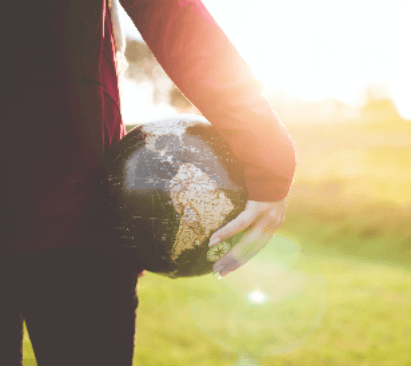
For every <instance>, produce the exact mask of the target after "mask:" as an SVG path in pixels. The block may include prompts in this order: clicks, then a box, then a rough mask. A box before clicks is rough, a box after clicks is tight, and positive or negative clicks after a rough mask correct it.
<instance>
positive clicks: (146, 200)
mask: <svg viewBox="0 0 411 366" xmlns="http://www.w3.org/2000/svg"><path fill="white" fill-rule="evenodd" d="M246 201H247V190H246V188H245V183H244V165H243V164H242V163H240V162H239V161H238V160H237V159H236V158H235V157H234V155H233V153H232V151H231V150H230V148H229V146H228V145H227V143H226V142H225V141H224V140H223V139H222V138H221V136H220V135H219V134H218V132H217V131H216V129H215V128H214V127H213V126H212V125H211V124H210V123H209V122H208V121H207V120H206V119H205V118H204V117H201V116H194V115H177V116H173V117H170V118H164V119H161V120H156V121H152V122H149V123H145V124H143V125H141V126H138V127H136V128H135V129H133V130H132V131H130V132H129V133H128V134H127V135H126V136H125V137H124V138H123V139H122V140H121V141H120V142H119V143H118V144H117V145H116V146H115V147H114V148H113V149H111V150H110V151H109V153H108V154H107V156H106V157H105V162H104V174H103V177H102V179H101V181H100V187H99V202H100V214H101V215H102V220H103V224H104V225H103V226H104V228H105V235H106V236H107V238H108V241H109V242H110V243H111V244H110V245H111V246H112V247H113V248H118V249H120V250H121V249H126V250H129V251H130V252H131V253H133V255H135V256H136V258H138V260H139V261H140V263H141V264H142V266H143V267H144V268H145V269H146V270H148V271H151V272H155V273H159V274H163V275H165V276H168V277H170V278H178V277H192V276H199V275H204V274H207V273H210V272H211V271H212V266H213V263H214V262H215V261H217V260H218V259H219V258H220V257H221V256H222V255H224V254H225V253H227V252H228V251H229V250H230V249H231V247H232V245H234V244H235V243H233V242H230V241H227V242H223V243H220V244H219V245H217V246H213V247H211V248H209V247H208V243H209V238H210V236H211V235H212V234H213V233H214V232H215V231H216V230H218V229H219V228H220V227H222V226H223V225H225V224H226V223H227V222H229V221H231V220H232V219H233V218H235V217H236V216H237V215H238V214H239V213H240V212H241V211H243V210H244V208H245V204H246Z"/></svg>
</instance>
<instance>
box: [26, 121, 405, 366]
mask: <svg viewBox="0 0 411 366" xmlns="http://www.w3.org/2000/svg"><path fill="white" fill-rule="evenodd" d="M384 127H385V128H384ZM410 127H411V122H406V121H394V122H393V123H386V124H381V123H380V122H379V123H378V124H375V125H373V124H370V123H368V124H352V125H348V124H346V125H326V126H314V125H310V126H290V131H291V134H292V135H293V137H294V139H295V141H296V146H297V152H298V169H297V174H296V177H295V184H294V187H293V189H292V191H291V194H290V197H289V204H288V205H289V208H288V214H287V220H286V222H285V223H284V224H283V226H282V227H281V230H280V231H279V235H282V236H284V237H287V238H289V239H290V240H292V241H293V242H295V243H297V244H298V245H299V246H300V247H301V248H302V249H303V250H304V251H306V252H309V253H310V254H311V255H312V257H313V258H314V259H315V261H316V263H317V266H318V268H319V269H320V270H321V272H322V274H323V276H324V279H325V281H326V289H327V307H326V311H325V314H324V317H323V319H322V321H321V323H320V326H319V327H318V328H317V329H316V330H315V331H314V332H313V333H312V334H311V336H310V337H309V338H308V339H307V341H306V342H305V343H303V344H302V345H300V346H299V347H298V348H296V349H294V350H292V351H290V352H289V353H284V354H278V355H275V356H266V357H262V358H261V364H262V366H276V365H293V366H298V365H302V366H318V365H329V366H333V365H336V366H337V365H341V366H347V365H349V366H357V365H358V366H365V365H370V366H371V365H372V366H374V365H383V366H385V365H387V366H388V365H392V366H402V365H404V366H406V365H411V352H410V350H409V347H410V340H411V271H410V268H411V249H410V247H411V226H410V224H411V189H410V187H411V137H410V136H411V135H410V131H411V128H410ZM215 281H216V280H215V278H213V276H211V275H210V276H205V277H203V278H201V279H185V280H169V279H167V278H163V277H161V276H157V275H153V274H150V273H149V274H147V275H146V276H144V277H143V278H142V279H141V281H140V283H139V297H140V301H141V303H140V306H139V310H138V335H137V340H136V351H135V365H143V366H146V365H149V366H151V365H155V366H191V365H195V366H208V365H210V366H211V365H213V366H214V365H219V366H232V365H234V363H235V361H236V359H237V356H236V354H234V353H232V352H229V351H227V350H225V349H224V348H222V347H220V346H219V345H218V344H216V343H214V342H213V340H212V339H210V338H209V337H208V336H207V335H205V334H204V333H202V332H201V331H200V330H199V328H197V326H196V325H195V324H194V322H193V320H192V318H191V316H190V312H189V311H188V306H189V304H190V302H191V301H192V299H195V298H202V297H207V295H208V294H210V293H212V291H213V287H214V286H215V283H216V282H215ZM24 352H25V363H24V365H35V363H34V361H30V360H31V359H33V356H32V350H31V346H30V343H29V340H28V338H27V336H26V338H25V340H24ZM97 366H98V365H97Z"/></svg>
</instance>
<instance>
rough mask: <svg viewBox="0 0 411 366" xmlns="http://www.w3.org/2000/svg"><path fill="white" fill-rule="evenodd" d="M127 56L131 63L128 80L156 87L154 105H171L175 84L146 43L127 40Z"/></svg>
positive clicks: (127, 74) (127, 73) (127, 75)
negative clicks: (163, 103)
mask: <svg viewBox="0 0 411 366" xmlns="http://www.w3.org/2000/svg"><path fill="white" fill-rule="evenodd" d="M125 56H126V59H127V61H128V63H129V66H128V69H127V72H126V78H128V79H129V80H132V81H134V82H135V83H142V82H145V81H148V82H150V83H151V84H152V85H153V86H154V92H153V93H154V95H153V101H154V103H156V104H158V103H161V102H166V103H168V104H169V103H170V92H171V91H172V90H173V86H174V84H173V82H172V81H171V80H170V78H169V77H168V76H167V74H166V73H165V71H164V70H163V68H162V67H161V66H160V64H159V63H158V62H157V60H156V58H155V57H154V55H153V54H152V53H151V51H150V49H149V48H148V46H147V45H146V44H145V43H144V42H141V41H137V40H132V39H127V44H126V50H125Z"/></svg>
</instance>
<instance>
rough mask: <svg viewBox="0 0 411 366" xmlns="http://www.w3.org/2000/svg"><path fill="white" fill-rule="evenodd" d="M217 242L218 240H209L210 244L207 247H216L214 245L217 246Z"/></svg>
mask: <svg viewBox="0 0 411 366" xmlns="http://www.w3.org/2000/svg"><path fill="white" fill-rule="evenodd" d="M219 242H220V238H213V239H210V242H209V243H208V246H209V247H212V246H213V245H216V244H218V243H219Z"/></svg>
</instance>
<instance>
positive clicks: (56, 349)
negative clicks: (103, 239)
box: [21, 248, 140, 366]
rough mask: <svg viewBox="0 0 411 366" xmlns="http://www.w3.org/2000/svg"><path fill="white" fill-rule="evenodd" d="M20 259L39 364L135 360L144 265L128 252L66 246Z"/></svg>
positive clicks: (100, 365)
mask: <svg viewBox="0 0 411 366" xmlns="http://www.w3.org/2000/svg"><path fill="white" fill-rule="evenodd" d="M21 258H22V259H21V262H22V266H23V268H24V271H23V272H24V274H25V279H24V282H23V283H22V303H23V315H24V318H25V321H26V325H27V329H28V332H29V335H30V339H31V341H32V344H33V349H34V353H35V355H36V359H37V363H38V366H68V365H70V366H72V365H76V366H83V365H84V366H86V365H87V366H92V365H96V366H105V365H107V366H109V365H110V366H114V365H115V366H131V365H132V359H133V350H134V336H135V326H136V309H137V303H138V301H137V296H136V284H137V274H138V272H139V271H140V269H139V268H137V267H136V265H135V264H134V263H132V262H131V261H130V259H129V258H128V257H127V256H124V255H121V254H118V253H106V252H102V251H98V250H92V249H85V248H64V249H49V250H43V251H36V252H32V253H24V254H23V255H22V257H21Z"/></svg>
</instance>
